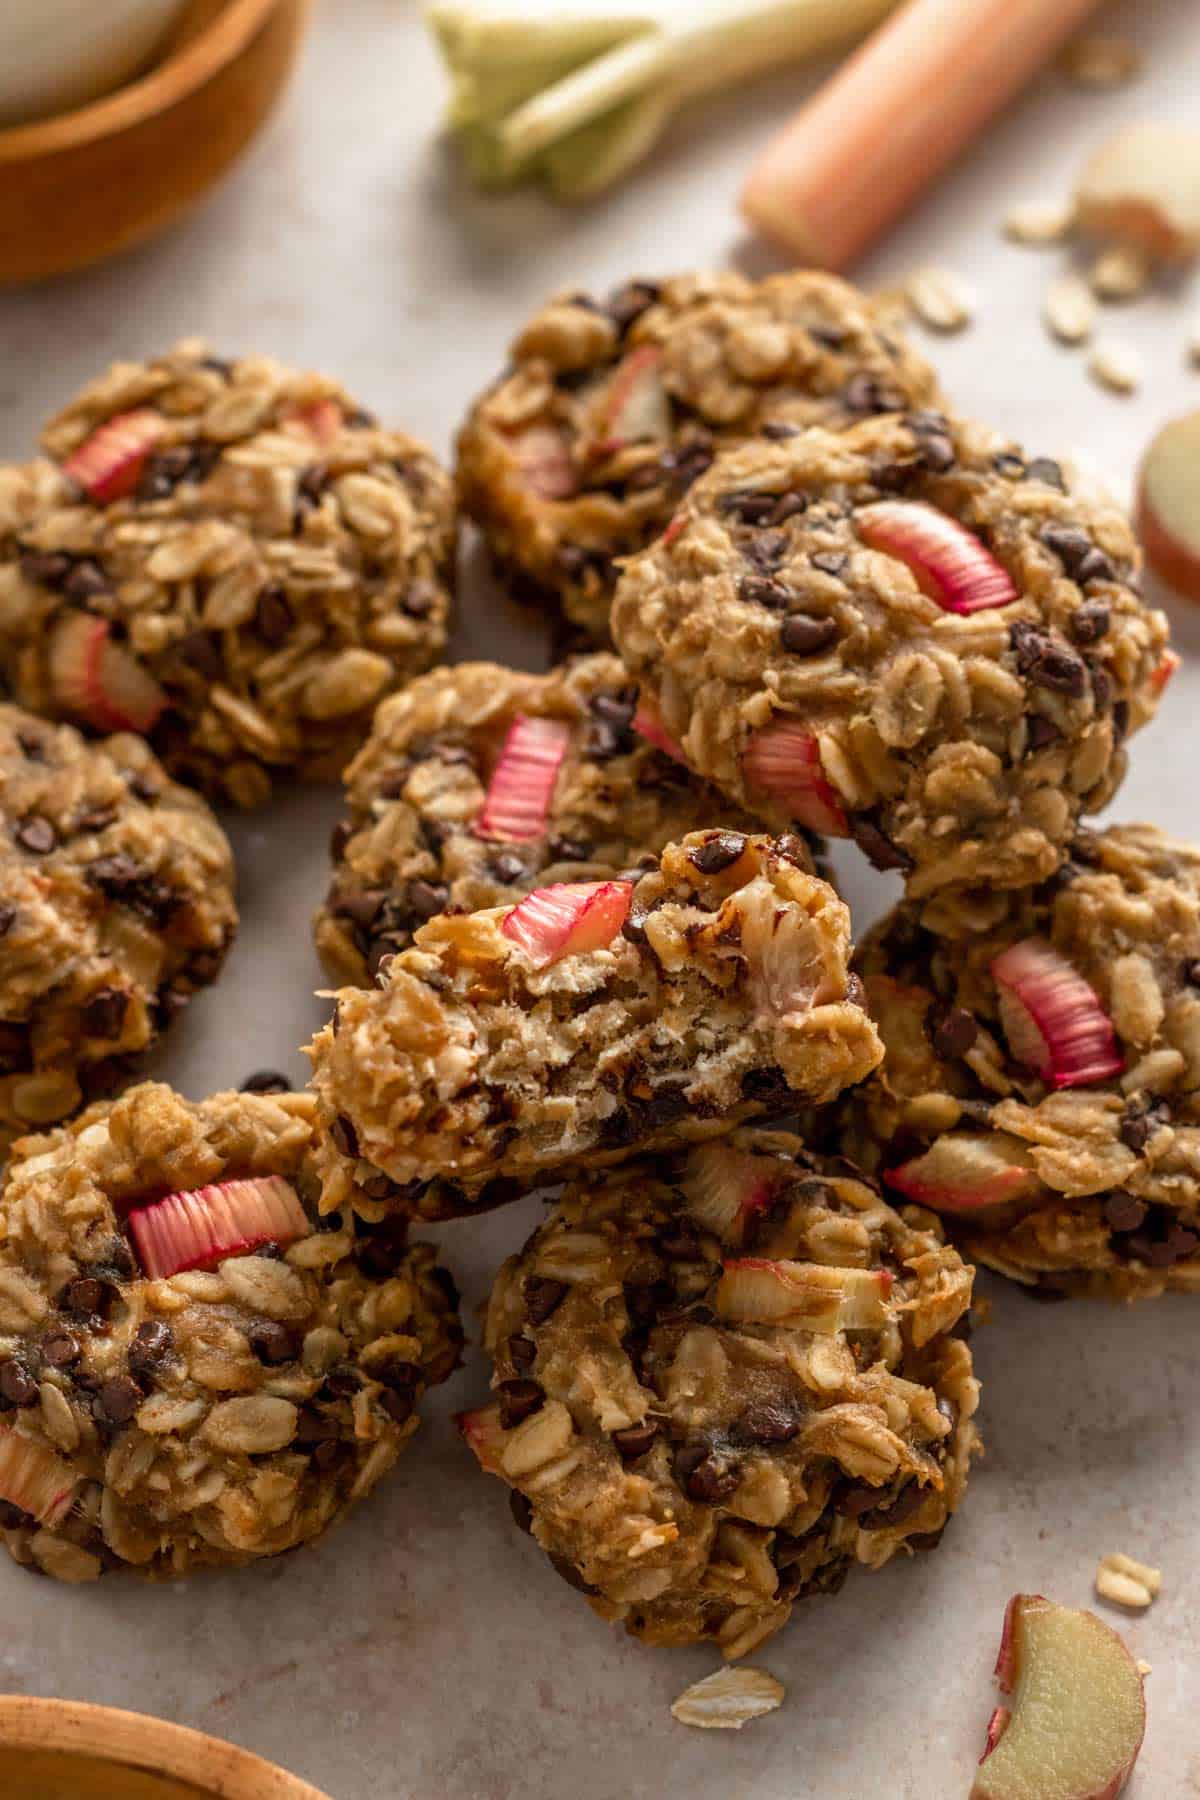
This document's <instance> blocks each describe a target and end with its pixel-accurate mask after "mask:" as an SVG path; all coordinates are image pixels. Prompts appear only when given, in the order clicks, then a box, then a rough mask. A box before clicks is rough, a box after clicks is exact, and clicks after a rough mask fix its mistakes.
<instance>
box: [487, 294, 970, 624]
mask: <svg viewBox="0 0 1200 1800" xmlns="http://www.w3.org/2000/svg"><path fill="white" fill-rule="evenodd" d="M936 398H937V387H936V382H935V379H934V376H933V373H932V371H931V370H930V368H929V367H928V365H927V364H926V363H925V362H924V361H923V360H922V359H921V358H920V357H919V356H918V355H917V354H916V352H915V351H914V350H912V349H911V348H910V347H909V346H908V344H906V343H905V342H904V341H903V339H902V338H901V336H900V335H899V334H898V333H897V332H895V331H894V330H893V329H892V328H891V326H890V325H889V324H887V323H886V322H885V321H884V320H883V319H882V317H881V316H880V315H879V314H878V313H877V311H876V309H875V308H874V307H873V306H872V304H871V302H870V301H869V300H868V299H867V298H866V296H865V295H863V294H860V293H858V292H857V291H856V290H855V289H854V288H852V287H850V286H848V285H847V284H846V283H845V282H844V281H839V280H838V279H837V277H836V276H833V275H825V274H821V273H819V272H817V271H813V270H800V271H797V272H794V273H792V274H787V275H773V276H771V277H770V278H769V279H768V280H766V281H761V282H751V281H747V280H745V279H744V278H743V277H742V276H741V275H736V274H732V273H730V274H720V275H684V276H680V277H678V278H676V279H675V280H673V281H667V282H664V283H662V284H661V285H660V284H659V283H656V282H651V281H631V282H627V283H626V284H625V285H624V286H622V287H619V288H617V289H616V290H615V292H613V293H612V294H610V295H609V296H608V299H607V300H606V301H604V302H597V301H595V300H592V299H591V298H590V297H589V296H588V295H586V294H567V295H563V296H560V297H559V298H558V299H556V300H553V301H551V302H550V304H549V305H548V306H545V307H543V308H542V310H541V312H539V313H537V314H536V315H535V316H534V318H532V319H531V320H530V322H529V323H528V325H526V326H525V328H524V330H523V331H522V332H521V333H520V335H519V336H518V337H517V339H516V342H515V343H514V345H513V347H512V366H511V367H510V369H509V370H508V372H507V373H506V374H504V375H502V376H501V377H500V379H499V381H498V382H497V383H496V384H495V385H494V386H493V387H492V388H490V389H489V390H488V392H487V393H486V394H484V395H483V396H482V398H481V399H480V400H479V401H478V402H477V403H476V405H475V407H474V409H473V411H472V412H471V414H470V417H469V418H468V420H467V423H466V425H465V426H464V428H463V431H462V434H461V437H460V439H459V450H458V481H459V493H460V496H461V499H462V504H463V506H464V507H465V508H466V510H467V511H468V512H469V513H470V514H471V516H472V517H473V518H474V519H476V520H477V521H478V523H479V524H480V526H481V527H482V529H483V531H484V533H485V535H486V537H487V540H488V543H489V545H490V546H491V549H492V551H493V552H494V554H495V556H496V559H497V561H498V562H499V563H500V564H501V565H502V566H507V567H508V568H510V569H512V570H514V571H515V572H516V573H517V574H518V575H519V577H520V578H521V580H522V582H523V584H525V585H528V586H530V587H532V588H533V589H534V590H535V592H537V593H538V594H540V595H542V596H544V597H546V598H548V599H549V600H550V601H551V602H552V603H554V604H556V605H558V606H561V607H562V609H563V611H564V612H565V614H566V616H567V618H568V619H569V620H571V621H572V622H573V623H574V624H575V625H577V626H579V627H580V628H581V629H582V630H583V632H584V633H585V635H587V636H588V637H590V638H591V639H592V640H593V641H595V642H598V643H604V642H607V639H608V614H609V606H610V603H611V601H612V590H613V583H614V579H615V575H614V568H613V561H614V558H616V557H618V556H626V555H628V554H629V553H630V552H631V551H634V550H640V549H641V548H642V547H643V546H644V545H646V544H648V543H649V542H650V541H651V539H652V538H654V537H656V536H657V534H658V533H659V532H660V531H661V530H662V528H663V526H664V525H665V524H666V523H667V521H668V519H669V518H670V517H671V514H672V513H673V512H674V510H675V508H676V507H677V506H678V504H679V500H680V497H681V496H682V495H683V494H684V493H685V492H686V491H687V488H688V487H689V485H690V484H691V483H692V482H693V481H694V480H695V479H696V477H697V476H698V475H700V474H702V473H703V471H704V470H705V469H707V467H708V465H709V463H710V462H711V461H712V459H713V455H714V453H715V451H716V449H717V448H718V447H719V446H720V445H722V444H728V443H732V442H737V441H738V440H740V439H742V438H746V437H749V436H751V435H753V434H754V433H756V432H759V431H763V432H766V433H768V434H771V433H775V432H778V433H784V432H787V431H788V430H790V429H792V428H793V427H795V426H797V425H815V424H820V425H828V426H830V427H831V428H833V429H838V428H840V427H841V426H843V425H846V424H849V423H850V422H852V421H853V420H856V419H861V418H863V417H864V416H866V415H868V414H871V413H880V412H891V411H894V410H896V409H903V408H905V407H913V406H926V405H928V404H930V403H931V402H933V401H935V400H936Z"/></svg>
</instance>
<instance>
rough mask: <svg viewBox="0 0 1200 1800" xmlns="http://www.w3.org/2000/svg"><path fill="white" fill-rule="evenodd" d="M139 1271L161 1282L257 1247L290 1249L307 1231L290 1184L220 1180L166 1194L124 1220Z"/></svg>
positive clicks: (274, 1178) (270, 1179)
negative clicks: (131, 1236) (169, 1277)
mask: <svg viewBox="0 0 1200 1800" xmlns="http://www.w3.org/2000/svg"><path fill="white" fill-rule="evenodd" d="M129 1229H130V1231H131V1233H132V1234H133V1242H134V1246H135V1248H136V1250H137V1253H138V1258H139V1260H140V1262H141V1265H142V1268H143V1269H144V1270H145V1272H146V1274H147V1275H149V1276H150V1277H151V1279H152V1280H155V1281H162V1280H165V1279H166V1277H167V1276H168V1275H178V1274H179V1273H180V1272H181V1271H182V1270H184V1269H212V1268H215V1267H216V1266H217V1264H218V1263H220V1262H224V1261H225V1259H226V1258H227V1257H231V1256H249V1255H251V1254H252V1253H253V1252H254V1251H255V1250H257V1249H258V1248H259V1246H260V1245H262V1244H280V1245H282V1244H291V1243H294V1242H295V1240H296V1239H297V1238H302V1237H307V1236H308V1233H309V1230H310V1229H311V1228H310V1226H309V1223H308V1220H307V1218H306V1217H305V1213H304V1208H303V1207H302V1206H301V1204H300V1201H299V1199H298V1198H297V1196H296V1190H295V1188H293V1187H292V1185H291V1183H290V1182H287V1181H284V1180H283V1178H282V1177H281V1176H279V1175H262V1176H257V1177H254V1178H253V1179H249V1180H245V1181H224V1182H221V1183H220V1185H219V1186H216V1187H204V1188H195V1189H193V1190H192V1191H191V1192H189V1193H182V1194H168V1195H167V1197H166V1199H165V1200H158V1201H156V1202H155V1204H154V1205H153V1206H143V1207H139V1208H138V1210H137V1211H136V1212H133V1213H130V1215H129Z"/></svg>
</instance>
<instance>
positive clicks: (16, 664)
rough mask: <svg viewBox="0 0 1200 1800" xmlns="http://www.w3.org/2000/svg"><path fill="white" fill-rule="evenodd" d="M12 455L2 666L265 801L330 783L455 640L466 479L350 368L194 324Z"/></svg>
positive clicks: (111, 376)
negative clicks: (410, 682) (207, 333)
mask: <svg viewBox="0 0 1200 1800" xmlns="http://www.w3.org/2000/svg"><path fill="white" fill-rule="evenodd" d="M43 445H44V448H45V451H46V457H45V458H43V459H41V460H39V461H36V462H34V463H31V464H29V465H27V466H26V467H24V468H9V469H4V470H0V667H2V668H3V672H4V675H5V677H6V679H7V681H8V684H9V687H10V689H11V692H12V694H13V696H14V698H16V699H18V700H20V701H21V702H22V704H24V705H26V706H29V707H31V708H32V709H33V710H34V711H35V712H41V713H48V714H51V715H52V716H56V717H60V718H61V717H66V718H70V719H73V720H74V721H75V722H76V723H79V724H84V725H89V726H91V727H93V728H94V729H95V730H97V731H102V732H103V731H115V730H136V731H139V732H142V733H144V734H145V735H146V736H147V737H149V739H150V741H151V743H152V744H153V745H154V747H155V749H156V750H157V751H158V753H159V754H160V756H161V757H162V760H163V761H164V763H165V764H166V766H167V767H168V768H169V769H170V771H171V773H172V774H174V775H177V776H178V777H179V778H180V779H181V780H185V781H188V782H190V783H192V784H194V785H195V786H197V787H200V788H202V789H204V790H205V791H206V792H207V793H209V794H210V795H212V796H213V797H214V798H215V799H218V800H222V801H226V800H227V801H232V802H233V803H234V804H236V805H238V806H254V805H257V804H259V803H260V802H261V801H263V800H265V799H267V797H268V796H269V794H270V791H271V785H272V781H273V779H274V778H275V777H277V776H278V775H280V774H282V773H284V772H285V771H295V772H298V773H299V774H301V775H303V776H307V777H311V778H313V779H317V780H329V779H331V778H332V777H334V776H335V775H337V773H338V772H339V771H340V769H341V768H342V766H343V764H344V763H345V762H346V760H347V758H348V757H349V756H350V754H351V753H352V752H353V750H354V749H355V748H356V747H357V745H358V744H359V743H360V742H361V740H362V739H363V737H364V736H365V735H366V732H367V729H368V727H369V725H370V719H371V712H372V709H373V707H374V705H375V702H376V701H377V700H378V699H380V697H381V696H382V695H383V694H385V693H386V692H387V691H388V690H389V689H390V688H393V687H395V686H397V685H399V684H400V683H401V682H403V681H405V680H407V679H408V678H409V677H410V676H412V675H415V674H417V673H418V672H419V671H420V670H422V669H425V668H428V666H429V665H430V663H432V662H434V661H435V660H436V658H437V657H438V656H439V655H440V654H441V651H442V648H443V645H444V643H445V638H446V629H447V615H448V611H449V606H450V593H451V583H452V559H453V553H454V536H455V532H454V509H453V498H452V492H451V486H450V481H449V477H448V476H447V475H446V474H445V473H444V472H443V471H442V470H441V469H440V468H439V467H438V465H437V463H436V462H435V461H434V459H433V457H432V456H431V454H430V453H429V451H427V450H426V449H425V448H424V447H423V446H422V445H421V444H418V443H417V442H416V441H415V440H414V439H412V438H410V437H407V436H405V434H404V433H402V432H398V431H386V430H384V429H382V428H381V427H380V426H378V425H377V424H376V422H375V421H374V419H372V417H371V416H370V414H368V413H365V412H363V411H362V410H361V409H360V408H358V407H357V406H356V405H355V403H354V401H353V400H351V399H350V398H349V397H348V396H347V395H346V394H345V393H343V391H342V390H341V389H340V388H339V387H337V386H336V385H335V384H334V383H333V382H331V381H328V380H326V379H325V378H324V377H323V376H320V375H308V374H297V373H294V372H293V371H291V370H289V369H285V368H283V367H281V366H280V365H279V364H278V363H275V362H271V361H269V360H268V359H267V358H265V357H243V358H242V359H241V360H240V361H238V362H234V363H226V362H222V361H220V360H219V359H217V358H215V357H212V356H209V355H208V354H207V352H206V350H205V347H204V346H203V345H202V344H198V343H195V342H187V343H184V344H181V345H179V346H178V347H177V348H176V349H175V350H173V351H171V352H170V353H169V354H168V355H166V356H163V357H159V358H157V359H156V360H155V361H153V362H149V363H144V364H138V363H118V364H116V365H115V366H114V368H112V369H111V370H110V371H109V373H108V374H107V375H105V376H102V377H101V378H100V380H98V381H96V382H94V383H93V384H92V385H91V386H90V387H88V388H85V389H84V391H83V392H82V394H80V396H79V397H78V399H77V400H75V401H74V402H73V403H72V404H71V405H70V406H69V407H68V408H67V409H66V410H65V411H64V412H63V413H61V414H60V415H59V416H58V418H56V419H54V420H53V421H52V422H51V424H50V425H48V426H47V428H46V431H45V433H44V434H43Z"/></svg>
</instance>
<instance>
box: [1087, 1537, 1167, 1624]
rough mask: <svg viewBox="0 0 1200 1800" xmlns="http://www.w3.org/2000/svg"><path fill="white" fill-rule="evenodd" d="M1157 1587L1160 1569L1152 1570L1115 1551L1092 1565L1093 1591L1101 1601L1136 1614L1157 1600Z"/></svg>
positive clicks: (1159, 1585) (1160, 1580)
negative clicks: (1132, 1610) (1094, 1585)
mask: <svg viewBox="0 0 1200 1800" xmlns="http://www.w3.org/2000/svg"><path fill="white" fill-rule="evenodd" d="M1161 1588H1162V1570H1161V1569H1152V1568H1150V1566H1149V1565H1148V1564H1147V1563H1140V1562H1137V1561H1135V1559H1134V1558H1133V1557H1132V1556H1125V1555H1123V1554H1122V1552H1121V1551H1119V1550H1114V1551H1113V1552H1112V1554H1111V1555H1109V1556H1102V1557H1101V1558H1100V1561H1099V1563H1098V1564H1097V1566H1096V1592H1097V1594H1099V1596H1100V1598H1101V1599H1102V1600H1111V1601H1112V1602H1113V1603H1114V1605H1116V1606H1128V1607H1131V1608H1133V1609H1135V1610H1137V1611H1139V1612H1140V1611H1142V1610H1144V1608H1146V1607H1147V1606H1149V1605H1150V1602H1151V1601H1152V1600H1154V1599H1156V1598H1157V1596H1158V1593H1159V1591H1160V1589H1161Z"/></svg>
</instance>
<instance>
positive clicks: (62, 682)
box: [49, 612, 167, 733]
mask: <svg viewBox="0 0 1200 1800" xmlns="http://www.w3.org/2000/svg"><path fill="white" fill-rule="evenodd" d="M49 669H50V682H51V686H52V687H53V689H54V694H55V698H56V699H57V700H58V703H59V705H60V706H61V707H62V708H63V710H64V711H65V712H68V713H70V715H71V717H72V718H74V719H79V720H81V721H82V722H84V723H85V724H88V725H91V726H92V727H93V729H94V730H96V731H136V732H139V733H145V732H147V731H150V730H151V729H152V727H153V726H154V725H155V723H156V722H157V720H158V718H159V717H160V715H161V714H162V712H163V710H164V709H165V707H166V704H167V696H166V694H165V693H164V692H163V690H162V688H161V687H160V686H159V685H158V683H157V681H155V679H154V677H153V676H152V675H150V674H148V673H147V671H146V670H145V669H144V668H143V667H142V665H141V663H139V662H138V661H137V659H136V657H134V656H132V655H130V653H129V651H128V650H126V649H124V648H123V647H122V645H120V644H116V643H114V642H113V638H112V627H111V626H110V624H109V622H108V620H107V619H99V618H96V617H94V616H93V615H92V614H91V613H81V612H75V613H68V614H67V616H66V618H65V619H63V621H62V623H61V624H60V625H58V626H57V627H56V629H55V632H54V635H53V637H52V638H51V640H50V650H49Z"/></svg>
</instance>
